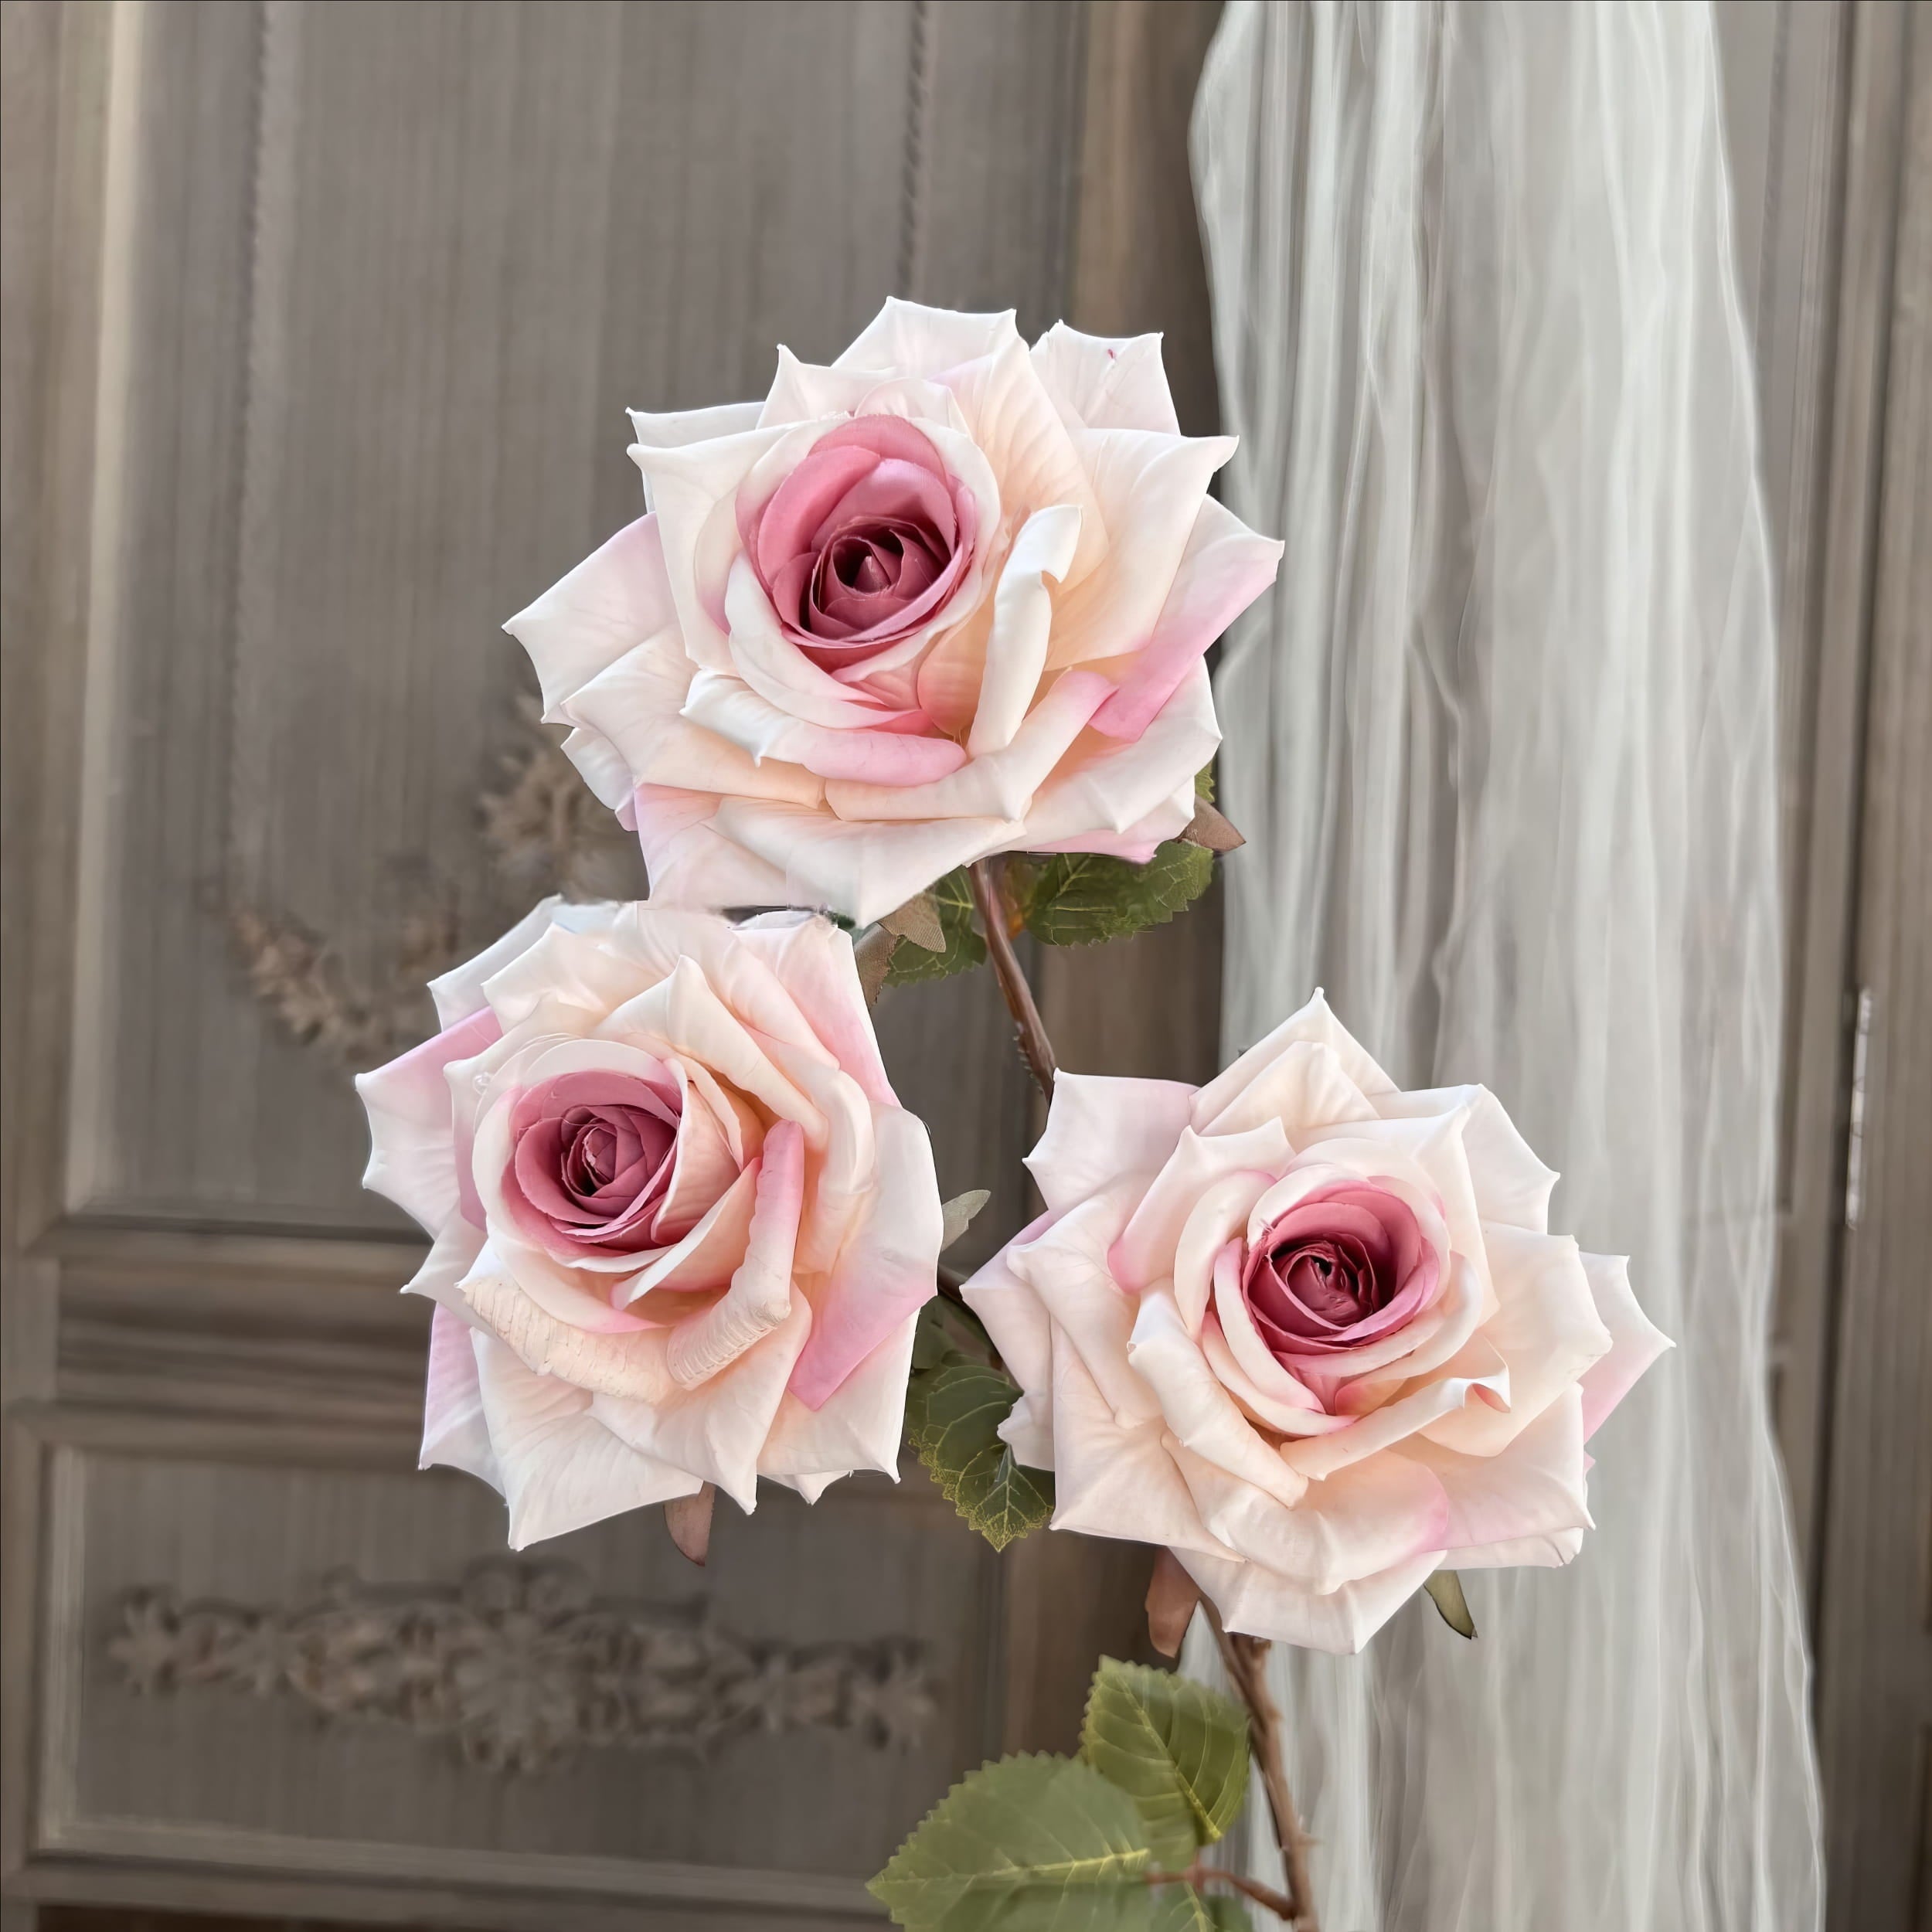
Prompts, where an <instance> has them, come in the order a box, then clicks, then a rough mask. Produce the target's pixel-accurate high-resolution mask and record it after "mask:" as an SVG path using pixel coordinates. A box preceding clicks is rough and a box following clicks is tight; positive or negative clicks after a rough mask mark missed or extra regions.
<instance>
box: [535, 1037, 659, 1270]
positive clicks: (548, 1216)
mask: <svg viewBox="0 0 1932 1932" xmlns="http://www.w3.org/2000/svg"><path fill="white" fill-rule="evenodd" d="M681 1117H682V1096H681V1095H680V1094H679V1090H678V1088H677V1087H676V1084H675V1082H673V1081H672V1080H668V1079H667V1080H665V1082H664V1083H662V1087H660V1086H659V1085H658V1084H657V1083H654V1082H651V1081H648V1080H643V1079H640V1078H639V1077H637V1076H635V1075H634V1074H625V1073H566V1074H563V1075H560V1077H558V1078H556V1079H555V1080H546V1081H545V1082H544V1083H543V1084H542V1085H541V1086H539V1087H532V1088H529V1089H528V1090H526V1091H525V1092H524V1093H522V1094H519V1095H518V1097H517V1099H516V1102H515V1111H513V1113H512V1116H511V1123H510V1144H511V1154H510V1161H509V1169H508V1171H507V1172H505V1175H504V1177H503V1192H504V1196H505V1199H506V1200H507V1201H508V1202H509V1204H510V1206H511V1208H512V1211H513V1213H515V1217H516V1219H517V1221H518V1223H519V1225H520V1226H522V1229H523V1230H524V1232H525V1233H526V1234H529V1235H530V1236H533V1237H534V1238H535V1239H536V1240H539V1241H540V1242H542V1243H543V1244H544V1245H545V1246H546V1247H550V1248H553V1249H557V1250H561V1251H562V1252H563V1253H573V1252H575V1253H592V1254H595V1253H610V1252H611V1251H612V1250H619V1251H621V1250H626V1249H631V1248H643V1247H654V1246H657V1245H659V1244H661V1243H662V1241H663V1240H664V1239H665V1236H666V1234H667V1233H668V1230H665V1229H663V1228H662V1227H661V1226H659V1225H658V1223H659V1222H660V1220H661V1219H662V1213H661V1210H662V1207H663V1206H664V1202H665V1196H666V1195H667V1193H668V1192H669V1189H670V1187H671V1183H672V1177H673V1175H674V1173H675V1168H676V1164H677V1150H678V1129H679V1123H680V1120H681ZM680 1231H682V1230H680Z"/></svg>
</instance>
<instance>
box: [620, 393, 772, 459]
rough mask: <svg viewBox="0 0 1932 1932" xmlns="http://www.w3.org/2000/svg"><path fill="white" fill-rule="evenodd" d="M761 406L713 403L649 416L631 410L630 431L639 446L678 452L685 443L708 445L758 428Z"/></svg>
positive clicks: (644, 412) (646, 413)
mask: <svg viewBox="0 0 1932 1932" xmlns="http://www.w3.org/2000/svg"><path fill="white" fill-rule="evenodd" d="M761 408H762V405H761V404H760V403H713V404H712V405H711V406H710V407H709V409H701V410H668V411H665V412H663V413H658V414H655V415H654V414H652V413H651V412H649V411H648V410H631V413H630V414H631V430H632V433H633V434H634V435H635V436H636V437H637V439H638V441H639V442H640V443H642V444H645V445H646V446H647V447H649V448H651V449H654V450H675V449H682V447H684V446H685V444H687V443H712V442H715V441H716V440H717V439H718V438H719V437H721V436H742V435H743V434H744V433H745V431H746V430H755V429H756V428H757V427H758V426H759V423H758V419H759V414H760V410H761Z"/></svg>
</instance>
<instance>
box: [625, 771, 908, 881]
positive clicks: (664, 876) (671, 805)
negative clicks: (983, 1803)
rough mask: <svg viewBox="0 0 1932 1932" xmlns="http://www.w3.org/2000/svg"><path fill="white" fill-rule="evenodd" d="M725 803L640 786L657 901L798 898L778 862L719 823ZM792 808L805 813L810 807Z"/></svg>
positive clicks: (639, 821) (642, 831) (641, 828)
mask: <svg viewBox="0 0 1932 1932" xmlns="http://www.w3.org/2000/svg"><path fill="white" fill-rule="evenodd" d="M724 804H725V801H724V800H723V799H722V798H719V797H717V796H716V795H715V794H712V793H708V792H702V791H677V790H675V789H674V788H673V787H670V786H668V785H640V786H638V789H637V793H636V795H635V797H634V799H633V801H632V809H633V812H634V817H635V821H636V825H637V832H638V845H639V846H640V847H641V848H642V849H643V852H644V863H645V870H646V871H647V872H648V873H649V874H650V876H651V903H653V904H654V905H670V906H784V905H791V904H793V903H796V902H797V901H798V897H799V895H798V893H796V892H795V891H794V889H793V887H792V885H791V881H790V880H788V879H787V877H786V876H785V874H784V871H783V870H782V869H781V868H780V867H778V866H774V865H772V864H771V863H770V862H768V861H767V860H766V859H761V858H760V857H759V856H758V855H757V853H756V852H752V851H750V850H749V849H747V847H745V846H744V845H740V843H739V842H737V841H736V839H733V838H730V837H728V836H727V835H726V834H725V833H724V832H722V831H720V830H719V828H718V825H717V822H716V821H717V817H718V814H719V811H720V810H721V809H722V808H723V805H724ZM788 809H790V810H791V811H798V812H801V813H802V812H804V811H805V809H806V808H804V807H801V806H793V807H791V808H788ZM808 815H809V814H808ZM807 903H813V904H816V903H822V902H821V901H818V900H810V901H808V902H807ZM901 903H903V902H901ZM887 910H890V909H889V908H887Z"/></svg>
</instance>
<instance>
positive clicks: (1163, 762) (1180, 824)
mask: <svg viewBox="0 0 1932 1932" xmlns="http://www.w3.org/2000/svg"><path fill="white" fill-rule="evenodd" d="M1220 742H1221V728H1220V726H1219V725H1218V724H1217V723H1216V722H1215V717H1214V696H1213V688H1212V687H1211V686H1210V685H1209V682H1208V675H1207V671H1206V667H1205V666H1203V665H1196V667H1195V668H1194V669H1193V670H1192V672H1189V674H1188V675H1187V677H1186V678H1185V679H1184V680H1183V681H1182V685H1181V688H1180V689H1179V691H1178V692H1175V695H1174V696H1173V697H1172V699H1170V700H1169V701H1168V705H1167V707H1166V709H1165V710H1163V711H1162V713H1161V714H1160V716H1158V718H1156V719H1155V721H1154V723H1152V724H1151V725H1150V726H1148V729H1147V730H1146V732H1145V733H1144V734H1143V735H1142V736H1141V737H1140V738H1139V739H1138V740H1137V741H1135V742H1134V743H1131V744H1121V743H1117V742H1116V741H1115V740H1113V739H1111V738H1104V737H1101V736H1100V735H1099V734H1098V733H1094V732H1090V733H1088V734H1087V736H1084V737H1083V738H1082V739H1081V740H1080V741H1079V742H1078V743H1077V744H1076V745H1075V746H1074V747H1073V750H1071V751H1070V753H1068V754H1067V756H1066V757H1064V758H1063V759H1062V760H1061V761H1060V764H1059V765H1058V767H1056V769H1055V770H1054V772H1053V776H1052V777H1050V778H1049V779H1048V780H1047V781H1046V783H1045V784H1043V785H1042V786H1041V787H1040V788H1039V791H1038V792H1036V794H1035V795H1034V798H1033V803H1032V808H1031V809H1030V810H1029V811H1028V812H1027V815H1026V834H1025V836H1024V837H1023V838H1021V839H1019V840H1017V841H1016V842H1015V843H1016V844H1018V845H1019V846H1020V847H1021V848H1022V849H1024V850H1026V851H1028V852H1047V851H1053V850H1055V849H1058V850H1061V851H1066V852H1100V851H1107V850H1112V849H1114V847H1113V845H1112V844H1111V840H1112V838H1114V837H1115V836H1117V835H1122V834H1127V833H1130V832H1131V834H1132V835H1133V837H1134V839H1136V840H1141V839H1146V838H1152V839H1154V840H1155V841H1156V842H1158V841H1159V840H1161V839H1165V838H1179V836H1180V835H1181V834H1182V832H1185V831H1186V829H1187V827H1188V821H1189V820H1190V819H1191V818H1192V817H1193V816H1194V774H1196V772H1197V771H1199V770H1200V769H1201V767H1202V766H1203V765H1205V764H1206V763H1207V762H1208V760H1209V759H1210V758H1212V757H1213V756H1214V751H1215V747H1216V746H1217V745H1219V743H1220ZM1096 833H1097V834H1099V835H1100V836H1099V837H1098V838H1096V837H1094V834H1096Z"/></svg>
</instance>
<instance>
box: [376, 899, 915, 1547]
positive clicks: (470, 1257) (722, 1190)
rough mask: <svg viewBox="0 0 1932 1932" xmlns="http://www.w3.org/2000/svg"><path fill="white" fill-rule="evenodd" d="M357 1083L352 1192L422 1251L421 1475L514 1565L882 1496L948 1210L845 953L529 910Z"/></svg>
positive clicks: (452, 977) (839, 940)
mask: <svg viewBox="0 0 1932 1932" xmlns="http://www.w3.org/2000/svg"><path fill="white" fill-rule="evenodd" d="M430 990H431V992H433V993H434V995H435V999H436V1005H437V1014H438V1015H439V1017H440V1019H441V1021H442V1030H441V1031H440V1032H438V1033H437V1035H436V1036H435V1037H434V1038H433V1039H429V1040H427V1041H425V1042H424V1043H423V1045H421V1046H418V1047H416V1048H414V1049H412V1050H411V1051H410V1052H409V1053H405V1054H403V1056H401V1057H400V1059H398V1060H393V1061H391V1062H390V1063H389V1065H387V1066H383V1067H379V1068H378V1069H376V1071H374V1072H373V1073H365V1074H363V1075H362V1076H361V1077H359V1079H358V1080H357V1081H356V1087H357V1088H358V1090H359V1092H360V1093H361V1095H362V1100H363V1103H364V1104H365V1106H366V1107H367V1109H368V1111H369V1132H370V1137H371V1140H372V1152H371V1155H370V1159H369V1172H368V1173H367V1175H366V1176H365V1177H364V1178H365V1181H366V1185H369V1186H370V1187H372V1188H373V1189H376V1191H377V1192H379V1193H382V1194H385V1195H386V1196H388V1197H389V1199H391V1200H393V1201H394V1202H396V1203H397V1204H398V1205H399V1206H401V1207H403V1208H404V1209H407V1210H408V1212H409V1213H410V1214H412V1215H413V1216H415V1217H416V1219H417V1220H418V1221H419V1222H420V1223H422V1225H423V1228H424V1229H425V1230H427V1232H428V1233H429V1234H430V1236H432V1237H433V1240H434V1245H433V1246H432V1247H431V1248H430V1252H429V1256H428V1258H427V1260H425V1261H424V1263H423V1266H422V1268H421V1270H420V1271H419V1272H418V1274H417V1276H416V1277H415V1279H414V1280H413V1281H411V1282H410V1284H409V1286H410V1289H411V1290H412V1291H414V1292H415V1293H417V1294H424V1295H427V1296H429V1297H430V1298H431V1299H432V1300H434V1301H435V1302H436V1304H437V1308H436V1314H435V1317H434V1327H433V1332H432V1341H431V1349H430V1374H429V1389H428V1396H427V1404H426V1410H425V1417H424V1424H423V1464H424V1466H425V1467H427V1466H428V1465H429V1464H431V1463H446V1464H451V1465H453V1466H454V1467H455V1468H462V1469H467V1470H469V1471H471V1473H473V1474H474V1475H478V1476H481V1477H482V1478H484V1479H485V1481H488V1482H490V1483H492V1484H494V1485H495V1486H496V1487H497V1488H498V1489H499V1490H501V1491H502V1493H503V1495H505V1498H507V1499H508V1502H509V1511H510V1541H511V1543H512V1544H513V1545H515V1546H516V1547H518V1548H521V1547H522V1546H524V1545H525V1544H527V1543H533V1542H536V1541H537V1540H539V1539H541V1538H543V1537H546V1536H557V1535H560V1534H561V1533H562V1532H563V1531H565V1530H568V1529H577V1528H578V1527H579V1526H581V1525H583V1524H585V1523H589V1522H596V1521H597V1520H598V1519H600V1518H602V1517H604V1516H609V1515H615V1514H616V1513H617V1512H620V1511H621V1510H626V1509H637V1508H638V1507H639V1506H641V1505H644V1504H647V1503H657V1502H668V1501H669V1500H671V1499H672V1498H676V1497H681V1496H689V1495H695V1494H696V1492H698V1490H699V1488H701V1486H702V1485H703V1484H705V1483H707V1482H709V1483H715V1484H716V1485H717V1486H718V1488H720V1489H722V1490H723V1491H724V1492H725V1493H726V1495H729V1496H730V1497H731V1498H733V1500H734V1501H736V1502H737V1503H738V1504H739V1505H740V1506H741V1507H743V1509H747V1510H749V1509H751V1508H752V1506H753V1502H754V1501H755V1492H756V1489H757V1479H758V1478H759V1477H760V1476H767V1477H770V1478H773V1479H774V1480H775V1481H780V1482H783V1483H785V1484H787V1485H790V1486H791V1487H792V1488H796V1489H798V1490H800V1491H801V1492H803V1493H804V1495H806V1496H807V1497H808V1498H815V1497H816V1496H817V1495H818V1493H819V1492H821V1490H822V1489H823V1488H825V1485H827V1484H828V1482H830V1481H832V1480H834V1479H835V1478H837V1477H838V1476H841V1475H847V1474H849V1472H851V1471H853V1470H855V1469H883V1470H884V1471H886V1472H887V1473H888V1474H889V1475H896V1473H897V1465H898V1451H899V1439H900V1429H901V1426H902V1422H903V1412H904V1405H905V1394H906V1375H907V1372H908V1369H909V1365H910V1358H911V1352H912V1342H913V1324H914V1320H915V1318H916V1315H917V1311H918V1308H919V1307H920V1304H921V1303H922V1302H923V1301H926V1300H927V1298H928V1297H930V1295H931V1294H932V1292H933V1291H934V1285H935V1271H936V1268H937V1261H938V1257H939V1246H940V1219H941V1216H940V1201H939V1192H938V1189H937V1185H936V1183H935V1182H934V1175H933V1162H932V1153H931V1149H930V1145H928V1142H927V1137H926V1130H925V1128H924V1127H923V1125H922V1124H920V1121H918V1120H917V1118H916V1117H914V1116H913V1115H912V1114H908V1113H906V1111H904V1110H903V1108H902V1107H900V1105H899V1103H898V1101H897V1100H896V1098H895V1097H894V1096H893V1090H892V1088H891V1087H890V1085H889V1083H887V1081H886V1073H885V1069H884V1067H883V1066H882V1065H881V1064H880V1062H879V1049H878V1046H877V1043H876V1040H875V1039H874V1037H873V1034H872V1020H871V1015H869V1012H867V1010H866V1002H865V999H864V997H863V995H862V993H861V992H860V990H859V980H858V975H857V974H856V972H855V969H854V967H853V964H852V943H851V941H850V940H849V939H848V938H847V937H846V936H845V934H843V933H842V932H840V931H839V930H838V929H837V928H836V927H834V926H833V925H832V924H831V923H830V922H829V921H828V920H824V919H820V918H815V917H809V916H808V915H804V914H801V913H781V914H775V915H768V916H767V917H764V918H762V919H760V920H754V921H753V922H752V923H749V924H747V925H744V926H740V927H734V926H733V925H731V924H730V923H728V922H727V921H726V920H723V919H720V918H718V917H715V916H713V915H712V914H709V913H694V912H688V911H678V910H668V909H665V908H662V907H659V906H651V905H628V906H617V905H591V906H573V905H566V904H564V903H563V902H561V901H560V900H548V901H546V903H543V905H541V906H538V907H537V908H536V910H535V911H534V912H532V913H531V914H530V915H529V917H528V918H526V920H523V921H522V923H521V924H519V926H517V927H515V929H514V930H512V931H511V932H510V933H509V934H507V935H505V937H504V938H502V939H501V940H498V942H497V944H495V945H494V946H492V947H490V949H489V950H488V951H486V952H485V953H483V954H481V955H480V956H479V957H477V958H476V959H474V960H472V961H470V962H469V964H468V965H465V966H461V967H458V968H456V969H455V970H454V971H452V972H451V973H448V974H446V975H444V977H443V978H440V979H439V980H437V981H434V983H433V985H432V986H431V988H430Z"/></svg>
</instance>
